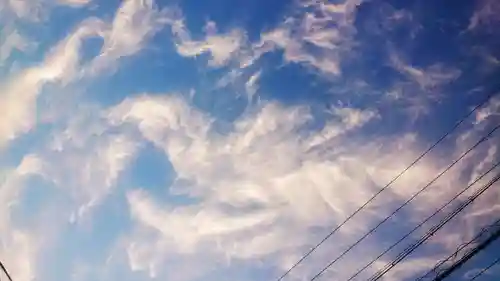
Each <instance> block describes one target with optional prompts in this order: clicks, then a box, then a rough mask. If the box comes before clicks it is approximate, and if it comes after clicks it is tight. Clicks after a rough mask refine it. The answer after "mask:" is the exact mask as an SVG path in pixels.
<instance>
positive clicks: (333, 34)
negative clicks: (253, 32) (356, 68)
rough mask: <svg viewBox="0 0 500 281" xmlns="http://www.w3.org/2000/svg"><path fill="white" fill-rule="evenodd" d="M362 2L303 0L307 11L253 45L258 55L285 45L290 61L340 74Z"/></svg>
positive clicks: (327, 73) (264, 34) (286, 56)
mask: <svg viewBox="0 0 500 281" xmlns="http://www.w3.org/2000/svg"><path fill="white" fill-rule="evenodd" d="M362 2H363V1H360V0H347V1H345V2H343V3H339V4H333V3H328V2H327V1H302V2H301V6H302V7H304V8H306V12H303V13H301V14H300V16H298V17H291V18H288V19H287V20H286V21H285V22H284V23H283V24H282V25H281V26H280V27H278V28H276V29H273V30H271V31H269V32H266V33H263V34H262V37H261V41H260V42H259V43H257V44H255V45H254V51H255V53H256V55H255V56H257V57H258V56H260V55H261V54H262V53H265V52H268V51H272V50H274V49H276V48H277V49H282V50H283V51H284V55H283V56H284V59H285V61H287V62H291V63H300V64H304V65H306V66H310V67H312V68H313V69H316V70H318V71H319V72H321V73H323V74H326V75H329V74H333V75H340V74H341V58H342V55H343V54H344V53H346V52H348V51H349V49H350V46H349V45H350V44H351V41H352V35H353V34H354V32H355V27H354V20H355V15H356V10H357V7H358V6H359V5H360V4H361V3H362Z"/></svg>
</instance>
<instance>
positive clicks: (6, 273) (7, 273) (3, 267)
mask: <svg viewBox="0 0 500 281" xmlns="http://www.w3.org/2000/svg"><path fill="white" fill-rule="evenodd" d="M0 268H2V271H3V272H5V275H6V276H7V278H8V279H9V280H10V281H12V278H11V277H10V274H9V271H8V270H7V268H5V266H4V265H3V263H2V262H1V261H0Z"/></svg>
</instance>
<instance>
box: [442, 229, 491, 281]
mask: <svg viewBox="0 0 500 281" xmlns="http://www.w3.org/2000/svg"><path fill="white" fill-rule="evenodd" d="M498 238H500V229H498V230H497V231H496V232H495V233H493V234H492V235H491V236H490V237H489V238H488V239H487V240H485V241H484V242H482V243H481V244H479V245H478V246H477V247H476V248H474V249H473V250H472V251H470V252H469V253H467V255H465V256H463V257H462V258H461V259H460V260H459V261H458V262H456V263H454V264H453V265H452V266H450V267H449V268H448V269H447V270H446V271H444V272H443V273H441V274H440V275H439V276H437V277H436V278H435V279H434V280H433V281H442V280H443V279H445V278H446V277H448V276H449V275H450V274H452V273H453V272H454V271H455V270H457V269H458V268H460V267H462V266H463V265H464V264H465V263H466V262H467V261H468V260H470V259H471V258H472V257H474V256H475V255H477V254H478V253H480V252H481V251H483V250H484V249H486V248H487V247H488V246H489V245H490V244H491V243H493V242H495V241H496V240H497V239H498ZM483 273H484V272H483Z"/></svg>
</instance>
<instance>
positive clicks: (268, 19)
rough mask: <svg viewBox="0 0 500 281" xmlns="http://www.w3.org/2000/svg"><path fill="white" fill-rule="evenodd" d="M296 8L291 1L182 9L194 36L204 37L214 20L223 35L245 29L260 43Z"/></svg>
mask: <svg viewBox="0 0 500 281" xmlns="http://www.w3.org/2000/svg"><path fill="white" fill-rule="evenodd" d="M292 5H293V1H290V0H276V1H265V0H257V1H237V2H234V1H231V0H215V1H203V0H186V1H179V6H180V7H181V8H182V10H183V11H184V13H185V14H186V25H187V27H188V29H189V30H190V31H192V32H193V35H194V36H202V35H203V34H204V32H203V27H204V26H205V24H206V21H207V20H211V21H214V22H215V23H216V24H217V26H218V27H220V31H224V30H228V29H231V28H233V27H240V28H243V29H244V30H246V31H247V33H248V36H249V38H250V39H251V40H255V39H258V38H259V35H260V33H261V32H262V31H264V30H267V29H269V28H271V27H272V26H275V25H277V24H278V23H279V22H281V20H282V19H283V17H284V14H285V12H286V11H287V10H288V9H289V8H291V6H292Z"/></svg>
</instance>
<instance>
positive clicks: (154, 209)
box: [108, 96, 484, 280]
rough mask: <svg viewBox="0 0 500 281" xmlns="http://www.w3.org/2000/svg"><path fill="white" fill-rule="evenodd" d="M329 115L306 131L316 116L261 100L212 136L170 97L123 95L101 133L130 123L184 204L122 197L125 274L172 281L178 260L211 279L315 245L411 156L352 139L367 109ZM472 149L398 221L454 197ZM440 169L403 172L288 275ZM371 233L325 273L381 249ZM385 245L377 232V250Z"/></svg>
mask: <svg viewBox="0 0 500 281" xmlns="http://www.w3.org/2000/svg"><path fill="white" fill-rule="evenodd" d="M331 114H332V118H329V119H328V120H330V121H328V122H326V123H325V124H324V125H322V126H320V129H318V128H315V127H314V126H313V127H311V126H312V125H313V124H316V122H318V120H317V119H316V118H317V117H315V115H314V114H313V113H312V112H311V111H310V109H309V108H307V107H283V106H281V105H279V104H276V103H263V104H260V105H259V106H258V107H256V108H253V109H252V110H249V113H248V114H246V115H244V116H242V117H240V118H239V119H238V120H236V121H235V123H234V129H233V130H232V131H231V132H230V133H228V134H227V135H221V134H219V133H217V132H216V131H214V130H213V129H212V120H211V118H210V117H209V116H207V115H206V114H204V113H202V112H200V111H198V110H196V109H194V108H193V107H191V106H190V105H189V104H188V103H186V102H185V101H184V100H183V99H180V98H178V97H175V96H166V97H161V98H158V97H148V96H142V97H139V98H135V99H127V100H126V101H124V102H123V103H121V104H120V105H118V106H116V107H115V108H113V109H111V110H110V112H109V115H108V116H109V117H108V118H109V120H110V122H111V124H113V126H124V125H126V124H128V125H131V124H132V125H134V126H137V128H138V129H139V131H140V132H141V134H142V136H143V137H144V138H145V139H146V140H148V141H150V142H152V143H154V144H155V145H156V146H157V147H159V148H161V149H163V151H164V152H165V157H168V159H169V160H170V162H171V163H172V166H173V169H174V170H175V173H176V175H177V179H176V181H175V182H174V184H173V185H172V186H171V187H170V188H169V190H170V193H171V194H176V195H181V196H186V197H188V198H190V199H189V203H182V202H176V201H175V200H174V201H168V202H167V203H165V202H163V203H162V204H160V203H159V202H157V199H155V198H153V197H152V195H150V194H148V192H146V191H144V190H135V191H131V192H129V193H128V195H127V198H128V203H129V205H130V212H131V216H132V218H133V219H134V220H135V222H136V228H135V231H134V232H133V235H132V236H131V237H129V238H128V239H129V240H128V246H126V249H127V252H128V256H129V263H130V267H131V269H132V270H134V271H146V272H148V273H149V274H150V276H152V277H153V276H164V274H167V275H166V276H169V277H171V278H173V277H172V276H171V275H170V274H169V273H168V272H169V270H168V269H169V268H171V267H174V265H175V268H182V267H183V264H184V262H188V261H189V262H190V264H191V262H194V264H197V261H200V262H201V261H203V262H204V263H205V266H206V267H208V268H207V269H204V270H206V272H205V271H203V270H202V272H205V273H204V276H205V277H207V276H212V275H210V274H215V275H214V276H218V277H214V278H223V277H222V275H217V274H223V273H222V272H226V271H230V270H231V268H232V266H233V264H239V263H242V262H243V263H244V264H246V265H247V266H250V267H252V268H254V270H258V268H259V266H258V264H259V262H258V261H265V263H266V264H267V265H269V266H271V267H274V268H278V269H280V270H284V269H286V268H287V267H288V266H290V265H291V263H292V262H294V261H295V260H294V259H293V258H294V257H296V258H298V255H299V254H300V253H303V252H304V251H306V250H307V249H308V247H310V243H311V241H318V240H319V239H320V236H321V235H320V233H321V232H320V231H318V230H321V229H325V231H326V229H327V228H326V227H327V226H329V225H335V224H337V223H339V222H340V221H342V220H343V218H345V217H346V216H348V215H349V214H350V213H352V212H353V211H354V210H355V208H356V207H357V206H360V205H361V204H362V203H364V202H365V201H366V200H367V199H368V198H369V197H370V196H371V195H372V194H373V193H374V192H376V191H377V190H378V189H379V188H380V187H382V186H383V185H384V184H385V183H387V182H388V181H389V180H390V179H391V177H393V176H394V175H395V174H396V173H398V172H399V171H401V170H402V169H403V168H405V167H406V165H407V164H408V163H410V162H411V161H412V160H413V159H415V158H416V157H417V155H418V153H419V151H420V150H421V148H420V145H419V144H418V142H417V140H416V139H415V138H414V137H411V136H401V137H399V138H396V139H387V138H381V137H378V138H375V139H364V138H362V137H361V136H360V135H359V133H360V132H361V130H362V128H363V127H364V126H365V125H366V124H369V123H370V122H375V121H376V118H375V117H377V114H376V113H375V112H373V111H370V110H365V111H363V110H359V109H353V108H347V107H339V108H335V109H333V110H331ZM128 125H127V126H128ZM471 141H472V140H471ZM481 151H484V149H482V150H481ZM481 153H483V152H478V154H474V155H475V156H474V157H473V158H470V159H469V160H470V161H468V162H467V163H466V164H465V163H464V164H463V165H459V166H458V167H457V168H456V169H454V170H453V171H450V173H449V174H447V175H445V177H444V178H443V179H442V180H441V181H439V183H436V185H437V186H434V187H433V192H429V193H424V194H422V195H421V196H419V197H418V198H417V199H416V200H415V202H414V203H412V204H411V205H410V206H409V210H408V213H407V215H409V216H410V217H409V218H408V219H410V220H412V221H418V220H419V219H420V218H423V217H424V216H425V215H426V214H429V213H430V212H431V211H432V210H434V208H436V206H437V205H438V204H439V203H440V202H441V200H443V198H446V197H447V196H449V195H450V194H452V193H453V192H455V190H456V189H455V188H454V187H456V186H457V185H458V186H462V185H463V184H464V183H463V182H461V181H460V180H459V179H460V177H458V175H460V174H462V173H463V172H464V171H467V169H468V168H467V167H469V166H468V165H471V163H473V161H477V159H479V157H481V155H482V154H481ZM285 155H286V157H285ZM452 157H453V156H449V158H452ZM474 159H476V160H474ZM471 161H472V162H471ZM448 162H449V159H448V157H447V158H446V160H445V159H443V157H442V156H439V157H438V158H435V157H432V156H431V157H430V158H428V159H425V160H424V161H423V162H422V163H420V164H419V165H417V166H416V167H414V168H413V169H412V170H411V171H410V172H409V173H408V174H406V175H405V176H404V177H403V178H401V179H400V180H399V181H398V182H396V183H395V184H394V186H393V188H392V189H390V190H389V191H387V192H386V193H385V195H384V197H383V198H382V199H378V200H376V201H375V202H374V204H372V205H371V208H369V209H368V210H366V211H365V212H364V213H363V214H361V215H360V216H359V217H357V219H356V220H355V221H353V222H352V223H350V224H348V225H346V227H345V228H342V229H341V232H340V233H338V234H337V235H336V238H335V239H334V240H335V243H333V244H332V243H327V244H326V245H325V247H324V248H323V249H321V250H319V251H318V253H315V255H313V257H311V260H309V261H308V262H307V263H306V264H305V266H304V267H301V268H299V269H297V270H298V271H297V272H295V273H294V274H297V275H292V276H296V277H297V278H298V276H302V274H306V276H310V275H311V274H312V273H313V272H314V271H315V270H319V267H320V266H321V265H322V264H324V261H325V260H329V259H331V258H332V255H331V253H335V252H339V251H341V249H345V247H346V245H347V244H348V243H350V242H353V241H355V239H356V238H357V237H359V236H361V235H362V234H363V233H364V231H366V229H367V228H368V227H369V226H370V225H373V224H375V223H376V221H379V220H381V219H382V217H383V216H384V215H386V214H387V213H389V212H390V210H393V209H394V208H395V206H396V204H398V203H399V202H401V201H402V200H405V199H406V198H408V197H409V196H411V195H412V194H414V193H415V192H416V191H417V190H418V189H419V188H420V187H422V186H423V184H424V183H426V182H427V181H429V180H430V179H431V178H432V177H434V175H436V174H437V173H438V172H439V171H440V170H441V169H442V168H441V167H442V166H443V165H445V164H447V163H448ZM360 167H363V168H362V169H360ZM386 227H390V226H386ZM399 227H401V225H399ZM290 233H294V235H293V236H291V235H290ZM374 237H375V238H371V239H372V240H370V242H367V243H364V244H363V245H362V246H361V248H362V249H363V252H364V255H363V257H364V258H362V259H361V258H360V256H359V255H356V253H358V254H359V252H358V251H360V249H361V248H359V249H357V250H355V251H354V254H353V255H348V256H346V258H345V260H344V261H342V262H341V263H340V266H342V268H343V269H344V270H343V271H338V270H337V269H335V268H334V269H333V270H332V271H331V272H327V273H326V274H327V277H326V278H328V276H330V277H333V276H336V277H339V278H340V277H342V278H344V277H348V276H347V275H348V274H349V272H353V271H354V270H355V268H357V267H359V266H361V265H362V264H363V262H368V261H369V258H370V257H372V256H375V255H376V254H378V252H379V251H381V248H379V246H376V245H380V246H381V244H379V243H378V242H377V241H379V242H380V241H381V240H377V239H382V237H379V236H377V235H375V236H374ZM396 238H397V237H394V238H390V237H387V236H383V239H384V242H386V243H388V241H389V240H391V239H394V240H396ZM373 239H375V240H373ZM438 241H439V240H438ZM441 246H442V245H441ZM443 252H445V250H443ZM432 260H433V259H432V258H431V257H425V258H424V257H423V258H422V259H420V260H418V259H414V260H409V261H407V263H408V264H407V266H404V270H403V269H401V271H394V274H395V275H394V276H393V277H394V278H396V277H397V276H399V277H401V276H410V275H411V274H414V273H416V271H418V270H419V268H420V269H423V268H425V266H428V265H429V264H430V263H431V262H432ZM207 261H211V263H209V264H207ZM417 264H420V265H419V266H417ZM412 265H413V266H412ZM214 267H216V268H218V269H214ZM348 269H350V270H351V271H349V270H348ZM375 269H376V267H375V268H372V269H371V271H370V270H369V271H368V273H369V272H373V270H375ZM177 273H178V274H179V275H182V274H181V273H180V272H178V271H177ZM186 274H187V272H186ZM175 276H177V275H175ZM189 276H191V275H189ZM292 276H291V277H292ZM178 278H179V279H176V280H185V279H183V278H182V277H180V276H179V277H178ZM197 278H198V277H196V276H195V277H193V279H190V280H197ZM207 278H209V277H207ZM237 278H243V280H244V278H245V277H244V276H241V275H238V276H237ZM292 279H293V277H292ZM188 280H189V279H188ZM394 280H395V279H394Z"/></svg>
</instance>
